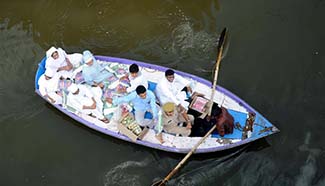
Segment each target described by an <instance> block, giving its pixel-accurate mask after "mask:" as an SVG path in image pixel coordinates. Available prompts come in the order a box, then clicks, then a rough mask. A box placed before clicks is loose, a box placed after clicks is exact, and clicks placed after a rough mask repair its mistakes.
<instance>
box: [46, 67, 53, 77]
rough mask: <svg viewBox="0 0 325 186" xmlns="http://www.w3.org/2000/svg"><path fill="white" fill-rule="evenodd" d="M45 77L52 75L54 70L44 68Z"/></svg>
mask: <svg viewBox="0 0 325 186" xmlns="http://www.w3.org/2000/svg"><path fill="white" fill-rule="evenodd" d="M44 74H45V75H46V76H47V77H53V76H54V71H53V70H52V69H50V68H48V69H46V70H45V73H44Z"/></svg>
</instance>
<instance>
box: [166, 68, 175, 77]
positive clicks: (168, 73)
mask: <svg viewBox="0 0 325 186" xmlns="http://www.w3.org/2000/svg"><path fill="white" fill-rule="evenodd" d="M174 74H175V72H174V71H173V70H172V69H168V70H166V71H165V76H171V75H174Z"/></svg>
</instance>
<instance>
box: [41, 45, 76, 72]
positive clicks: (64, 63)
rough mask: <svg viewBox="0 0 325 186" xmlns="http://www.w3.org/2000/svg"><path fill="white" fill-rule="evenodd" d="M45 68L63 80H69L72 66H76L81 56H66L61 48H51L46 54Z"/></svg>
mask: <svg viewBox="0 0 325 186" xmlns="http://www.w3.org/2000/svg"><path fill="white" fill-rule="evenodd" d="M46 57H47V59H46V62H45V68H46V69H51V70H52V71H54V72H57V73H58V74H59V75H60V76H62V77H63V78H71V77H72V75H73V73H72V69H73V67H74V66H78V65H79V64H80V62H81V60H82V55H81V54H78V53H75V54H69V55H68V54H67V53H66V52H65V51H64V50H63V49H62V48H58V49H57V48H55V47H53V46H52V47H51V48H50V49H49V50H48V51H47V52H46Z"/></svg>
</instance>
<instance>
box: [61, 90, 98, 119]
mask: <svg viewBox="0 0 325 186" xmlns="http://www.w3.org/2000/svg"><path fill="white" fill-rule="evenodd" d="M77 86H78V89H79V93H78V94H76V95H74V94H72V93H71V92H69V94H68V97H67V105H69V106H71V107H72V108H74V109H76V110H77V111H78V112H80V113H84V114H93V115H94V116H96V117H97V118H98V119H104V115H103V102H102V101H101V99H100V98H101V90H99V89H100V88H99V87H94V88H91V89H89V88H88V87H87V86H86V85H82V84H78V85H77ZM92 98H94V99H95V101H96V108H95V109H83V108H82V107H83V106H84V105H86V106H90V105H92V104H93V100H92Z"/></svg>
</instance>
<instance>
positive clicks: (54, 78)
mask: <svg viewBox="0 0 325 186" xmlns="http://www.w3.org/2000/svg"><path fill="white" fill-rule="evenodd" d="M38 86H39V91H40V93H41V95H42V96H43V97H44V98H46V99H48V100H49V101H50V102H51V103H53V104H61V103H62V97H61V96H60V94H59V91H60V90H59V88H58V87H59V76H58V74H55V72H54V71H53V70H52V69H50V68H49V69H47V70H46V71H45V73H44V74H43V75H42V76H41V77H40V78H39V80H38Z"/></svg>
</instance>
